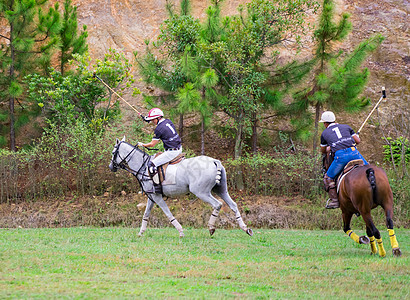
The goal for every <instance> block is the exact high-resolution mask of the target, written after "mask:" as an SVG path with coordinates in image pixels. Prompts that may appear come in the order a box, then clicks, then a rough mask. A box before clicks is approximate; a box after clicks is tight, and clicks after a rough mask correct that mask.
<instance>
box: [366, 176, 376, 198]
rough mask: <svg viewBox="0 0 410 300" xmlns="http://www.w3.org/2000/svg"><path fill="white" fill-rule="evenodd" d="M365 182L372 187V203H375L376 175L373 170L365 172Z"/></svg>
mask: <svg viewBox="0 0 410 300" xmlns="http://www.w3.org/2000/svg"><path fill="white" fill-rule="evenodd" d="M366 176H367V180H369V182H370V186H371V187H372V192H373V193H372V194H373V203H377V195H376V175H375V174H374V170H373V168H368V169H367V170H366Z"/></svg>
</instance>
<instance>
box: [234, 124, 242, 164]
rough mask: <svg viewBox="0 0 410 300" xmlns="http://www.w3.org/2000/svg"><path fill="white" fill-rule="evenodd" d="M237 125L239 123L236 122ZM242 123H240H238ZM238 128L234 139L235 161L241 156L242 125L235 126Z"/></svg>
mask: <svg viewBox="0 0 410 300" xmlns="http://www.w3.org/2000/svg"><path fill="white" fill-rule="evenodd" d="M238 123H239V122H238ZM240 123H242V122H240ZM237 126H238V128H237V130H236V137H235V153H234V154H235V159H239V158H241V156H242V133H243V125H242V124H237Z"/></svg>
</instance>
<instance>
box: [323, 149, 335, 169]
mask: <svg viewBox="0 0 410 300" xmlns="http://www.w3.org/2000/svg"><path fill="white" fill-rule="evenodd" d="M332 162H333V155H332V153H331V152H330V151H326V153H323V154H322V167H323V168H322V173H323V174H324V173H326V171H327V169H329V167H330V165H331V164H332Z"/></svg>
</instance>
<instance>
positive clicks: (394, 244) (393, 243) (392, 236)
mask: <svg viewBox="0 0 410 300" xmlns="http://www.w3.org/2000/svg"><path fill="white" fill-rule="evenodd" d="M387 231H388V232H389V237H390V244H391V247H392V248H393V249H395V248H399V243H398V242H397V239H396V235H395V233H394V229H387Z"/></svg>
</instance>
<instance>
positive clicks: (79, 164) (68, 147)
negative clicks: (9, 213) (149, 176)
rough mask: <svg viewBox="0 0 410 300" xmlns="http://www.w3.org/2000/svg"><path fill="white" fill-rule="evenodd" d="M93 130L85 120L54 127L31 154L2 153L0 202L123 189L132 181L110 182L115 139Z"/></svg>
mask: <svg viewBox="0 0 410 300" xmlns="http://www.w3.org/2000/svg"><path fill="white" fill-rule="evenodd" d="M91 126H92V124H90V123H88V122H86V121H85V120H84V119H77V120H70V122H69V123H67V124H65V126H62V125H59V126H57V125H56V124H53V123H52V124H50V127H48V128H46V129H45V132H44V134H43V136H42V138H41V139H40V140H39V141H38V142H37V143H36V144H35V146H34V147H33V148H32V149H30V150H26V151H19V152H18V153H10V152H7V151H2V152H0V181H1V185H0V186H1V189H0V203H2V202H3V203H4V202H15V201H22V200H23V201H31V200H34V199H41V198H44V197H57V196H58V197H69V196H72V195H94V194H97V195H98V194H101V193H103V192H104V191H106V189H107V188H108V187H110V189H111V190H112V191H114V192H116V191H118V190H120V191H121V190H123V189H124V188H125V187H124V186H123V184H124V183H126V182H132V178H127V177H125V175H126V174H125V173H124V174H119V176H120V177H118V176H117V177H113V176H112V175H111V174H112V173H111V172H110V171H109V169H108V167H107V166H108V164H109V161H110V159H111V152H110V151H111V150H112V149H111V148H107V145H110V144H111V143H112V144H113V145H114V138H111V137H110V135H108V134H107V133H106V132H96V131H95V130H90V127H91ZM123 177H124V178H123ZM130 186H131V185H130ZM133 186H134V187H135V185H133Z"/></svg>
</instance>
